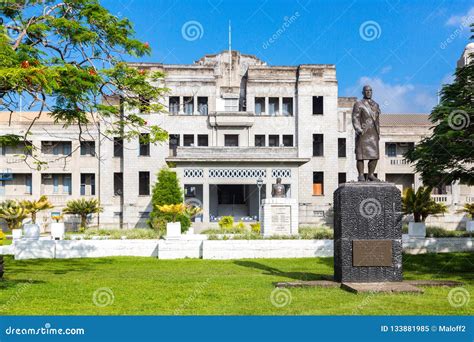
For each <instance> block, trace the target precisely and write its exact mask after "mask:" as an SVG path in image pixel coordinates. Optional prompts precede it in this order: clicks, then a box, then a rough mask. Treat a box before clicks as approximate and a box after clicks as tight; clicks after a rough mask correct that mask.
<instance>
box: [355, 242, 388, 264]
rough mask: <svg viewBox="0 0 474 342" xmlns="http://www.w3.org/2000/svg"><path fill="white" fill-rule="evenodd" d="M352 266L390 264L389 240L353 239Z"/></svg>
mask: <svg viewBox="0 0 474 342" xmlns="http://www.w3.org/2000/svg"><path fill="white" fill-rule="evenodd" d="M352 266H388V267H391V266H392V241H391V240H353V241H352Z"/></svg>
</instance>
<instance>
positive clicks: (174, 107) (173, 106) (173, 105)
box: [169, 96, 179, 114]
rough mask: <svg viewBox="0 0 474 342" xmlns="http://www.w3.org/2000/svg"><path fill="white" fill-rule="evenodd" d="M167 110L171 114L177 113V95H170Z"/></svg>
mask: <svg viewBox="0 0 474 342" xmlns="http://www.w3.org/2000/svg"><path fill="white" fill-rule="evenodd" d="M169 110H170V113H171V114H179V96H170V104H169Z"/></svg>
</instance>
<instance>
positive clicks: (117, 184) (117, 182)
mask: <svg viewBox="0 0 474 342" xmlns="http://www.w3.org/2000/svg"><path fill="white" fill-rule="evenodd" d="M122 195H123V173H122V172H115V173H114V196H122Z"/></svg>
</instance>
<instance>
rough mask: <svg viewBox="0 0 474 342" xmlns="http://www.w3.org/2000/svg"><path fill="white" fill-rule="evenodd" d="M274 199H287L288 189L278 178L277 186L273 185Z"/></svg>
mask: <svg viewBox="0 0 474 342" xmlns="http://www.w3.org/2000/svg"><path fill="white" fill-rule="evenodd" d="M272 197H276V198H285V197H286V189H285V186H284V185H283V184H281V178H279V177H278V178H277V182H276V184H273V185H272Z"/></svg>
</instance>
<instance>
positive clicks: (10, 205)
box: [0, 200, 30, 230]
mask: <svg viewBox="0 0 474 342" xmlns="http://www.w3.org/2000/svg"><path fill="white" fill-rule="evenodd" d="M29 214H30V212H29V211H28V209H26V208H25V207H23V206H22V205H21V203H19V202H17V201H13V200H6V201H4V202H2V203H0V220H4V221H5V222H6V223H7V227H8V229H9V230H12V229H17V228H20V227H21V224H22V223H23V220H24V219H25V218H27V217H28V215H29Z"/></svg>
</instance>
